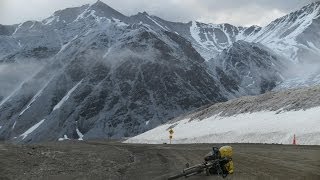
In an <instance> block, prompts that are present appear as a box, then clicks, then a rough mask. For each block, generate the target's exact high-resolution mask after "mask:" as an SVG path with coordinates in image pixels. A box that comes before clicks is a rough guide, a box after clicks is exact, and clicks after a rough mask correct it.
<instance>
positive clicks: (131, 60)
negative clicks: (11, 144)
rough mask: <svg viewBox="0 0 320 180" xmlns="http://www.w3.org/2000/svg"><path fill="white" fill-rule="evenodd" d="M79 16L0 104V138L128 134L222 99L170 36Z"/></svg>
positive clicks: (183, 45)
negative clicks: (66, 37) (78, 29)
mask: <svg viewBox="0 0 320 180" xmlns="http://www.w3.org/2000/svg"><path fill="white" fill-rule="evenodd" d="M78 21H79V22H78ZM78 21H73V22H72V23H71V24H69V26H71V27H73V26H76V25H77V26H82V25H84V24H86V25H87V24H90V26H87V27H88V28H87V29H86V28H82V30H83V31H84V32H82V33H81V34H79V35H77V38H73V39H72V40H71V41H70V42H69V43H67V44H65V45H64V46H63V48H61V49H60V50H59V52H58V53H57V54H56V55H55V56H54V57H53V59H51V60H50V62H49V63H48V65H46V67H45V68H43V69H42V70H41V71H40V72H39V73H37V74H36V75H35V76H34V77H32V78H31V79H30V80H28V81H27V82H25V83H24V84H23V85H22V86H21V87H19V89H17V91H16V92H14V93H13V94H12V95H11V96H10V97H9V98H7V99H5V100H4V101H2V102H1V104H0V111H1V114H0V124H1V126H2V128H1V129H0V137H1V139H6V140H8V139H14V140H15V141H23V142H38V141H44V140H58V139H59V138H63V137H68V138H73V139H78V138H101V137H113V138H116V137H123V136H132V135H136V134H138V133H141V132H144V131H146V130H148V129H150V128H152V127H155V126H157V125H159V124H162V123H164V122H166V120H168V119H170V118H173V117H175V116H177V115H179V114H181V113H184V112H187V111H189V110H192V109H194V108H197V107H200V106H202V105H205V104H208V103H214V102H220V101H225V100H227V99H226V98H225V95H224V94H225V92H224V90H223V89H222V88H220V86H221V84H220V82H219V81H215V79H214V78H213V77H212V75H211V74H210V73H209V70H207V67H206V64H205V63H204V62H205V60H204V59H203V58H202V57H201V56H200V55H199V54H198V53H197V51H196V50H194V49H193V47H192V45H191V43H189V42H188V41H186V40H185V39H184V38H182V37H180V36H178V35H177V34H175V33H171V32H155V31H154V30H152V29H150V28H149V27H148V26H145V25H143V24H141V25H139V24H134V25H126V24H124V23H120V22H118V21H112V20H110V19H108V18H105V17H103V18H99V19H97V18H96V16H95V14H93V15H92V14H91V15H88V16H85V18H83V19H79V20H78ZM21 28H22V27H21ZM85 30H87V32H85ZM88 31H90V33H88ZM83 136H84V137H83Z"/></svg>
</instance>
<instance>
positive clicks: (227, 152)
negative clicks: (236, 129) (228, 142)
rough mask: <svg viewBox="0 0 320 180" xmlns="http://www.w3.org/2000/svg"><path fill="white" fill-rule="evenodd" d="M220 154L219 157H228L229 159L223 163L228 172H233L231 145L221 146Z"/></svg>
mask: <svg viewBox="0 0 320 180" xmlns="http://www.w3.org/2000/svg"><path fill="white" fill-rule="evenodd" d="M219 152H220V156H221V158H225V157H226V158H230V161H229V162H228V163H227V164H225V167H226V170H227V171H228V173H229V174H233V171H234V167H233V161H232V155H233V152H232V147H231V146H222V147H221V148H220V149H219Z"/></svg>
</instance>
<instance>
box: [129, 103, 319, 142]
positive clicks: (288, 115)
mask: <svg viewBox="0 0 320 180" xmlns="http://www.w3.org/2000/svg"><path fill="white" fill-rule="evenodd" d="M189 120H190V119H183V120H181V121H178V122H174V123H170V122H169V123H168V124H164V125H161V126H159V127H157V128H155V129H152V130H150V131H147V132H145V133H143V134H140V135H138V136H135V137H132V138H130V139H128V140H126V141H125V143H147V144H162V143H168V142H169V132H168V130H169V128H170V127H172V128H173V130H174V134H173V140H172V143H176V144H183V143H269V144H271V143H276V144H292V142H293V136H294V135H296V141H297V144H301V145H302V144H303V145H320V107H316V108H311V109H307V110H300V111H287V112H285V111H281V110H280V111H271V112H270V111H269V112H255V113H246V114H238V115H235V116H230V117H222V116H219V115H214V116H212V117H209V118H206V119H203V120H193V121H190V122H189Z"/></svg>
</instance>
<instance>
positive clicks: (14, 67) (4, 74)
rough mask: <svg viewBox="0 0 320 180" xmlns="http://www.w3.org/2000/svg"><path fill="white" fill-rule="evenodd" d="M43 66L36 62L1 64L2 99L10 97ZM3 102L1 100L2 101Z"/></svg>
mask: <svg viewBox="0 0 320 180" xmlns="http://www.w3.org/2000/svg"><path fill="white" fill-rule="evenodd" d="M41 67H42V65H40V64H39V63H34V62H27V63H18V64H0V87H1V88H0V99H1V97H6V96H8V95H9V94H10V93H11V92H13V91H14V90H15V88H17V87H18V86H19V85H20V84H21V83H22V82H23V81H25V80H27V79H29V78H31V77H32V75H33V74H34V73H35V72H37V71H39V70H40V68H41ZM0 101H1V100H0Z"/></svg>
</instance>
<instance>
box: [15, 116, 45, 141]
mask: <svg viewBox="0 0 320 180" xmlns="http://www.w3.org/2000/svg"><path fill="white" fill-rule="evenodd" d="M44 121H45V119H43V120H41V121H40V122H38V123H37V124H35V125H33V126H32V127H31V128H29V129H28V130H27V131H26V132H24V133H23V134H21V135H20V136H22V139H25V138H26V137H27V136H28V135H29V134H31V133H32V132H33V131H34V130H36V129H37V128H38V127H39V126H40V125H41V124H42V123H43V122H44Z"/></svg>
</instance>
